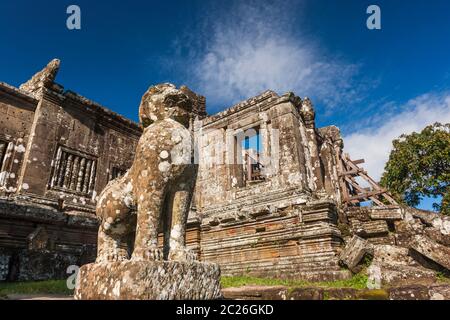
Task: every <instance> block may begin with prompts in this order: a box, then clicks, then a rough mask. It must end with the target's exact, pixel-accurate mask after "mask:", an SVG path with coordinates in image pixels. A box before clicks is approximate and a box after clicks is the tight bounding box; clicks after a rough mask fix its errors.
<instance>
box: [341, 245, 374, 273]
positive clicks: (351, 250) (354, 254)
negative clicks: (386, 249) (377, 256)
mask: <svg viewBox="0 0 450 320" xmlns="http://www.w3.org/2000/svg"><path fill="white" fill-rule="evenodd" d="M372 253H373V248H372V245H371V244H370V243H369V242H368V241H367V240H364V239H362V238H360V237H358V236H353V238H352V239H351V240H350V242H349V243H348V244H347V246H346V247H345V248H344V250H343V251H342V252H341V254H340V256H339V260H340V262H341V263H342V264H344V265H346V266H347V267H348V268H349V269H350V270H351V271H352V272H358V270H357V268H356V267H357V265H358V264H359V262H360V261H361V260H362V259H363V258H364V256H365V255H366V254H372Z"/></svg>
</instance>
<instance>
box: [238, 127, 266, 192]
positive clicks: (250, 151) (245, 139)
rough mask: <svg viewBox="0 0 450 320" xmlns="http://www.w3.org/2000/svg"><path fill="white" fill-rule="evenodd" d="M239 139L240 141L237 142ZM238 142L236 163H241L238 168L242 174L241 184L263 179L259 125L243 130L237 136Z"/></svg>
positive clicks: (244, 184)
mask: <svg viewBox="0 0 450 320" xmlns="http://www.w3.org/2000/svg"><path fill="white" fill-rule="evenodd" d="M239 141H241V142H240V143H239ZM237 142H238V143H239V147H240V148H238V149H240V152H239V150H238V155H237V156H238V157H239V156H240V157H241V158H240V159H238V161H237V163H238V164H241V165H242V170H239V171H240V172H241V175H242V181H243V186H246V185H249V184H254V183H258V182H263V181H265V177H264V175H263V169H264V165H263V164H262V162H261V156H262V152H263V145H262V139H261V132H260V128H259V127H254V128H250V129H247V130H245V131H244V132H243V133H241V134H239V135H238V137H237Z"/></svg>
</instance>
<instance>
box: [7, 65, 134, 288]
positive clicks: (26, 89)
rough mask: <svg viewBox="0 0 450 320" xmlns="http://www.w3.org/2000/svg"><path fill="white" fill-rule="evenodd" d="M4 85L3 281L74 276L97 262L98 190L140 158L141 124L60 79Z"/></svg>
mask: <svg viewBox="0 0 450 320" xmlns="http://www.w3.org/2000/svg"><path fill="white" fill-rule="evenodd" d="M58 67H59V61H58V60H54V61H52V62H50V64H49V65H48V66H47V67H46V68H45V69H44V70H42V71H41V72H39V73H38V74H36V75H35V76H34V77H33V78H32V79H31V80H30V81H28V82H27V83H26V84H24V85H22V86H21V88H20V89H17V88H14V87H12V86H9V85H7V84H5V83H0V159H1V160H0V166H1V170H0V171H1V173H0V261H1V267H0V280H7V279H8V280H31V279H47V278H51V277H59V278H62V277H66V276H67V275H66V269H67V267H68V266H69V265H80V264H84V263H86V262H89V261H92V260H93V259H95V252H96V248H95V247H96V244H97V236H96V234H97V227H98V224H97V220H96V218H95V215H94V209H95V203H96V198H97V194H99V193H100V192H101V191H102V189H103V188H104V187H105V186H106V184H107V183H108V181H110V180H111V179H113V178H115V177H116V176H118V175H120V174H121V173H123V172H124V171H125V170H126V169H128V168H129V166H130V165H131V163H132V161H133V157H134V149H135V146H136V144H137V141H138V139H139V136H140V135H141V129H140V128H139V126H138V125H137V124H135V123H133V122H132V121H129V120H127V119H125V118H123V117H121V116H120V115H118V114H116V113H114V112H111V111H109V110H107V109H105V108H104V107H102V106H100V105H99V104H97V103H95V102H92V101H89V100H88V99H86V98H83V97H81V96H79V95H77V94H76V93H73V92H71V91H64V89H63V87H62V86H60V85H58V84H57V83H55V82H54V79H55V77H56V73H57V71H58Z"/></svg>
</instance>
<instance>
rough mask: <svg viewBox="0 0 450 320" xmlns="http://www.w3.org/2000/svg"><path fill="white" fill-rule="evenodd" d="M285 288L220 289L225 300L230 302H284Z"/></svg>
mask: <svg viewBox="0 0 450 320" xmlns="http://www.w3.org/2000/svg"><path fill="white" fill-rule="evenodd" d="M287 292H288V289H287V287H285V286H244V287H239V288H225V289H222V294H223V297H224V298H225V299H230V300H286V297H287Z"/></svg>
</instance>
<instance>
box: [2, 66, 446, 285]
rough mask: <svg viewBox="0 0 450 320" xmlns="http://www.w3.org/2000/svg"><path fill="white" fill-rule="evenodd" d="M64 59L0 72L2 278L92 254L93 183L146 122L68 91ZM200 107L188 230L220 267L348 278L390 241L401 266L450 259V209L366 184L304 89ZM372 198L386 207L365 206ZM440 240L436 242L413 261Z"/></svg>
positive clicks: (57, 273)
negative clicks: (321, 123)
mask: <svg viewBox="0 0 450 320" xmlns="http://www.w3.org/2000/svg"><path fill="white" fill-rule="evenodd" d="M58 67H59V62H58V61H53V62H52V63H50V64H49V66H48V67H47V68H45V69H44V70H43V71H42V72H40V73H38V74H37V75H36V76H34V77H33V78H32V79H31V80H30V81H29V82H27V83H26V84H24V85H23V86H21V89H17V88H13V87H11V86H9V85H6V84H4V83H1V84H0V113H1V118H0V152H1V153H0V157H1V158H0V159H1V163H2V169H1V176H0V188H1V189H0V190H1V195H2V196H1V198H0V250H1V252H0V280H4V279H10V280H17V279H19V280H25V279H31V278H46V277H62V276H65V274H64V273H65V268H66V267H67V266H68V265H70V264H78V265H80V264H84V263H87V262H91V261H93V260H94V259H95V245H96V243H97V230H98V221H97V219H96V218H95V214H94V208H95V205H96V202H97V200H98V199H97V195H98V194H100V192H101V191H102V190H103V189H104V188H105V186H106V184H107V183H108V181H110V180H111V179H113V178H116V177H118V176H120V175H121V174H124V173H125V172H126V170H127V169H128V168H129V167H130V166H131V164H132V162H133V159H134V152H135V147H136V144H137V141H138V139H139V137H140V136H141V133H142V131H141V128H140V127H139V126H138V125H137V124H135V123H133V122H131V121H129V120H126V119H124V118H123V117H121V116H119V115H117V114H115V113H113V112H111V111H109V110H107V109H105V108H104V107H102V106H100V105H98V104H96V103H94V102H92V101H89V100H87V99H86V98H83V97H81V96H79V95H77V94H75V93H73V92H70V91H64V90H63V88H62V87H61V86H60V85H58V84H57V83H55V82H54V81H55V77H56V72H57V69H58ZM196 109H197V114H198V117H197V118H196V119H195V121H194V122H193V123H192V126H193V128H194V133H195V135H194V136H195V140H196V153H195V157H194V158H195V161H196V164H198V177H197V183H196V187H195V193H194V198H193V201H192V203H191V211H190V216H189V219H188V224H187V234H186V243H187V246H188V247H189V248H190V249H191V250H193V251H194V252H195V253H196V255H197V258H198V259H199V260H200V261H206V262H213V263H218V264H219V265H220V267H221V271H222V275H255V276H271V277H282V278H300V279H307V280H332V279H342V278H347V277H349V276H351V274H352V272H358V270H360V268H361V263H362V262H363V260H364V259H363V258H364V257H365V256H367V255H370V256H373V264H374V265H376V264H377V263H378V265H380V264H379V261H380V259H383V256H384V255H385V252H386V250H387V251H389V250H390V249H392V250H393V251H392V252H391V251H390V252H389V254H393V253H395V254H396V255H397V256H398V257H401V259H403V260H402V261H404V265H407V266H413V267H417V268H418V269H421V268H422V267H424V268H425V269H427V270H432V272H429V273H427V272H426V271H424V272H423V274H424V275H430V274H431V273H432V275H433V277H434V278H435V273H436V270H441V269H442V268H444V269H445V268H448V266H447V267H445V266H446V264H447V263H448V256H447V255H446V252H447V251H446V250H448V245H449V243H448V234H449V233H450V226H449V223H450V222H449V221H448V219H447V218H443V217H440V216H439V219H441V220H439V221H440V222H437V221H434V222H432V221H431V220H432V218H431V216H430V214H431V213H423V212H420V211H414V212H415V213H411V209H410V208H409V209H404V208H400V207H399V206H397V205H395V204H390V205H389V206H388V205H384V200H382V199H379V198H377V197H378V196H379V195H383V194H384V195H385V196H386V198H387V199H388V200H389V196H388V195H387V194H386V193H385V191H384V190H381V189H376V190H372V191H367V190H366V189H367V188H364V187H361V186H359V185H358V184H357V183H356V182H355V181H356V180H355V179H354V175H357V174H365V173H364V171H363V170H361V169H360V168H358V167H357V166H356V165H355V164H356V163H361V160H357V161H354V162H352V161H350V160H348V163H349V166H346V165H345V164H344V165H343V164H342V163H341V160H342V159H344V158H345V157H343V155H342V149H343V141H342V139H341V136H340V133H339V129H338V128H336V127H334V126H330V127H325V128H317V127H316V126H315V112H314V108H313V105H312V103H311V101H310V100H309V99H308V98H303V99H302V98H300V97H298V96H296V95H295V94H293V93H287V94H285V95H281V96H279V95H277V94H276V93H274V92H272V91H266V92H264V93H262V94H261V95H259V96H257V97H254V98H251V99H248V100H246V101H244V102H242V103H239V104H237V105H235V106H233V107H231V108H229V109H226V110H225V111H223V112H220V113H218V114H215V115H209V116H208V115H207V114H206V112H205V100H204V98H201V97H200V100H199V103H198V105H197V106H196ZM345 159H347V158H345ZM346 161H347V160H346ZM369 182H370V181H369ZM349 184H351V185H352V186H351V187H349V188H347V187H346V185H349ZM373 184H375V185H376V183H375V182H373ZM366 200H371V201H373V203H374V204H377V205H378V208H376V207H373V208H363V207H360V206H359V202H360V201H366ZM426 214H428V215H427V216H426ZM419 215H421V217H422V218H420V217H419V218H418V216H419ZM425 216H426V217H427V218H424V217H425ZM436 216H437V215H436ZM411 217H412V218H411ZM427 219H428V220H430V219H431V220H430V221H428V220H427ZM418 220H419V221H418ZM415 222H417V223H415ZM418 222H421V223H420V224H419V223H418ZM433 223H434V224H436V226H437V227H436V226H434V225H433ZM439 223H440V227H439V226H438V225H439ZM446 228H447V229H446ZM419 229H420V230H419ZM355 235H356V236H357V237H358V238H354V239H352V237H353V236H355ZM417 235H420V236H423V237H427V238H426V239H429V240H430V241H428V240H427V241H425V242H424V241H423V239H422V238H421V239H422V241H420V240H421V239H418V238H415V237H416V236H417ZM405 239H406V240H405ZM164 241H165V240H164V237H163V235H162V234H160V235H159V245H160V246H163V244H164ZM166 241H167V240H166ZM389 246H390V247H389ZM431 247H433V248H435V250H437V251H438V252H440V254H438V255H437V256H433V257H425V258H423V259H422V260H424V261H421V264H420V263H419V262H417V261H418V260H420V259H421V258H420V257H423V256H424V254H428V253H427V250H428V249H429V248H431ZM427 248H428V249H427ZM394 251H395V252H394ZM421 252H422V253H421ZM428 255H429V254H428ZM411 259H413V260H414V261H415V262H414V261H412V260H411ZM433 259H434V260H433ZM30 261H41V263H30ZM430 261H431V262H430ZM44 263H45V265H47V266H48V267H46V268H45V269H44V270H40V269H39V268H41V266H42V265H43V264H44ZM418 264H420V266H418ZM397 265H398V264H397ZM397 265H396V266H397ZM436 265H437V266H436ZM50 266H52V267H51V268H53V269H50ZM381 268H382V267H381ZM397 270H401V269H397ZM421 270H422V269H421ZM413 271H416V269H414V270H413ZM422 271H423V270H422ZM399 272H401V271H399ZM433 277H432V278H433ZM434 278H433V279H434ZM387 282H389V281H387Z"/></svg>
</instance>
